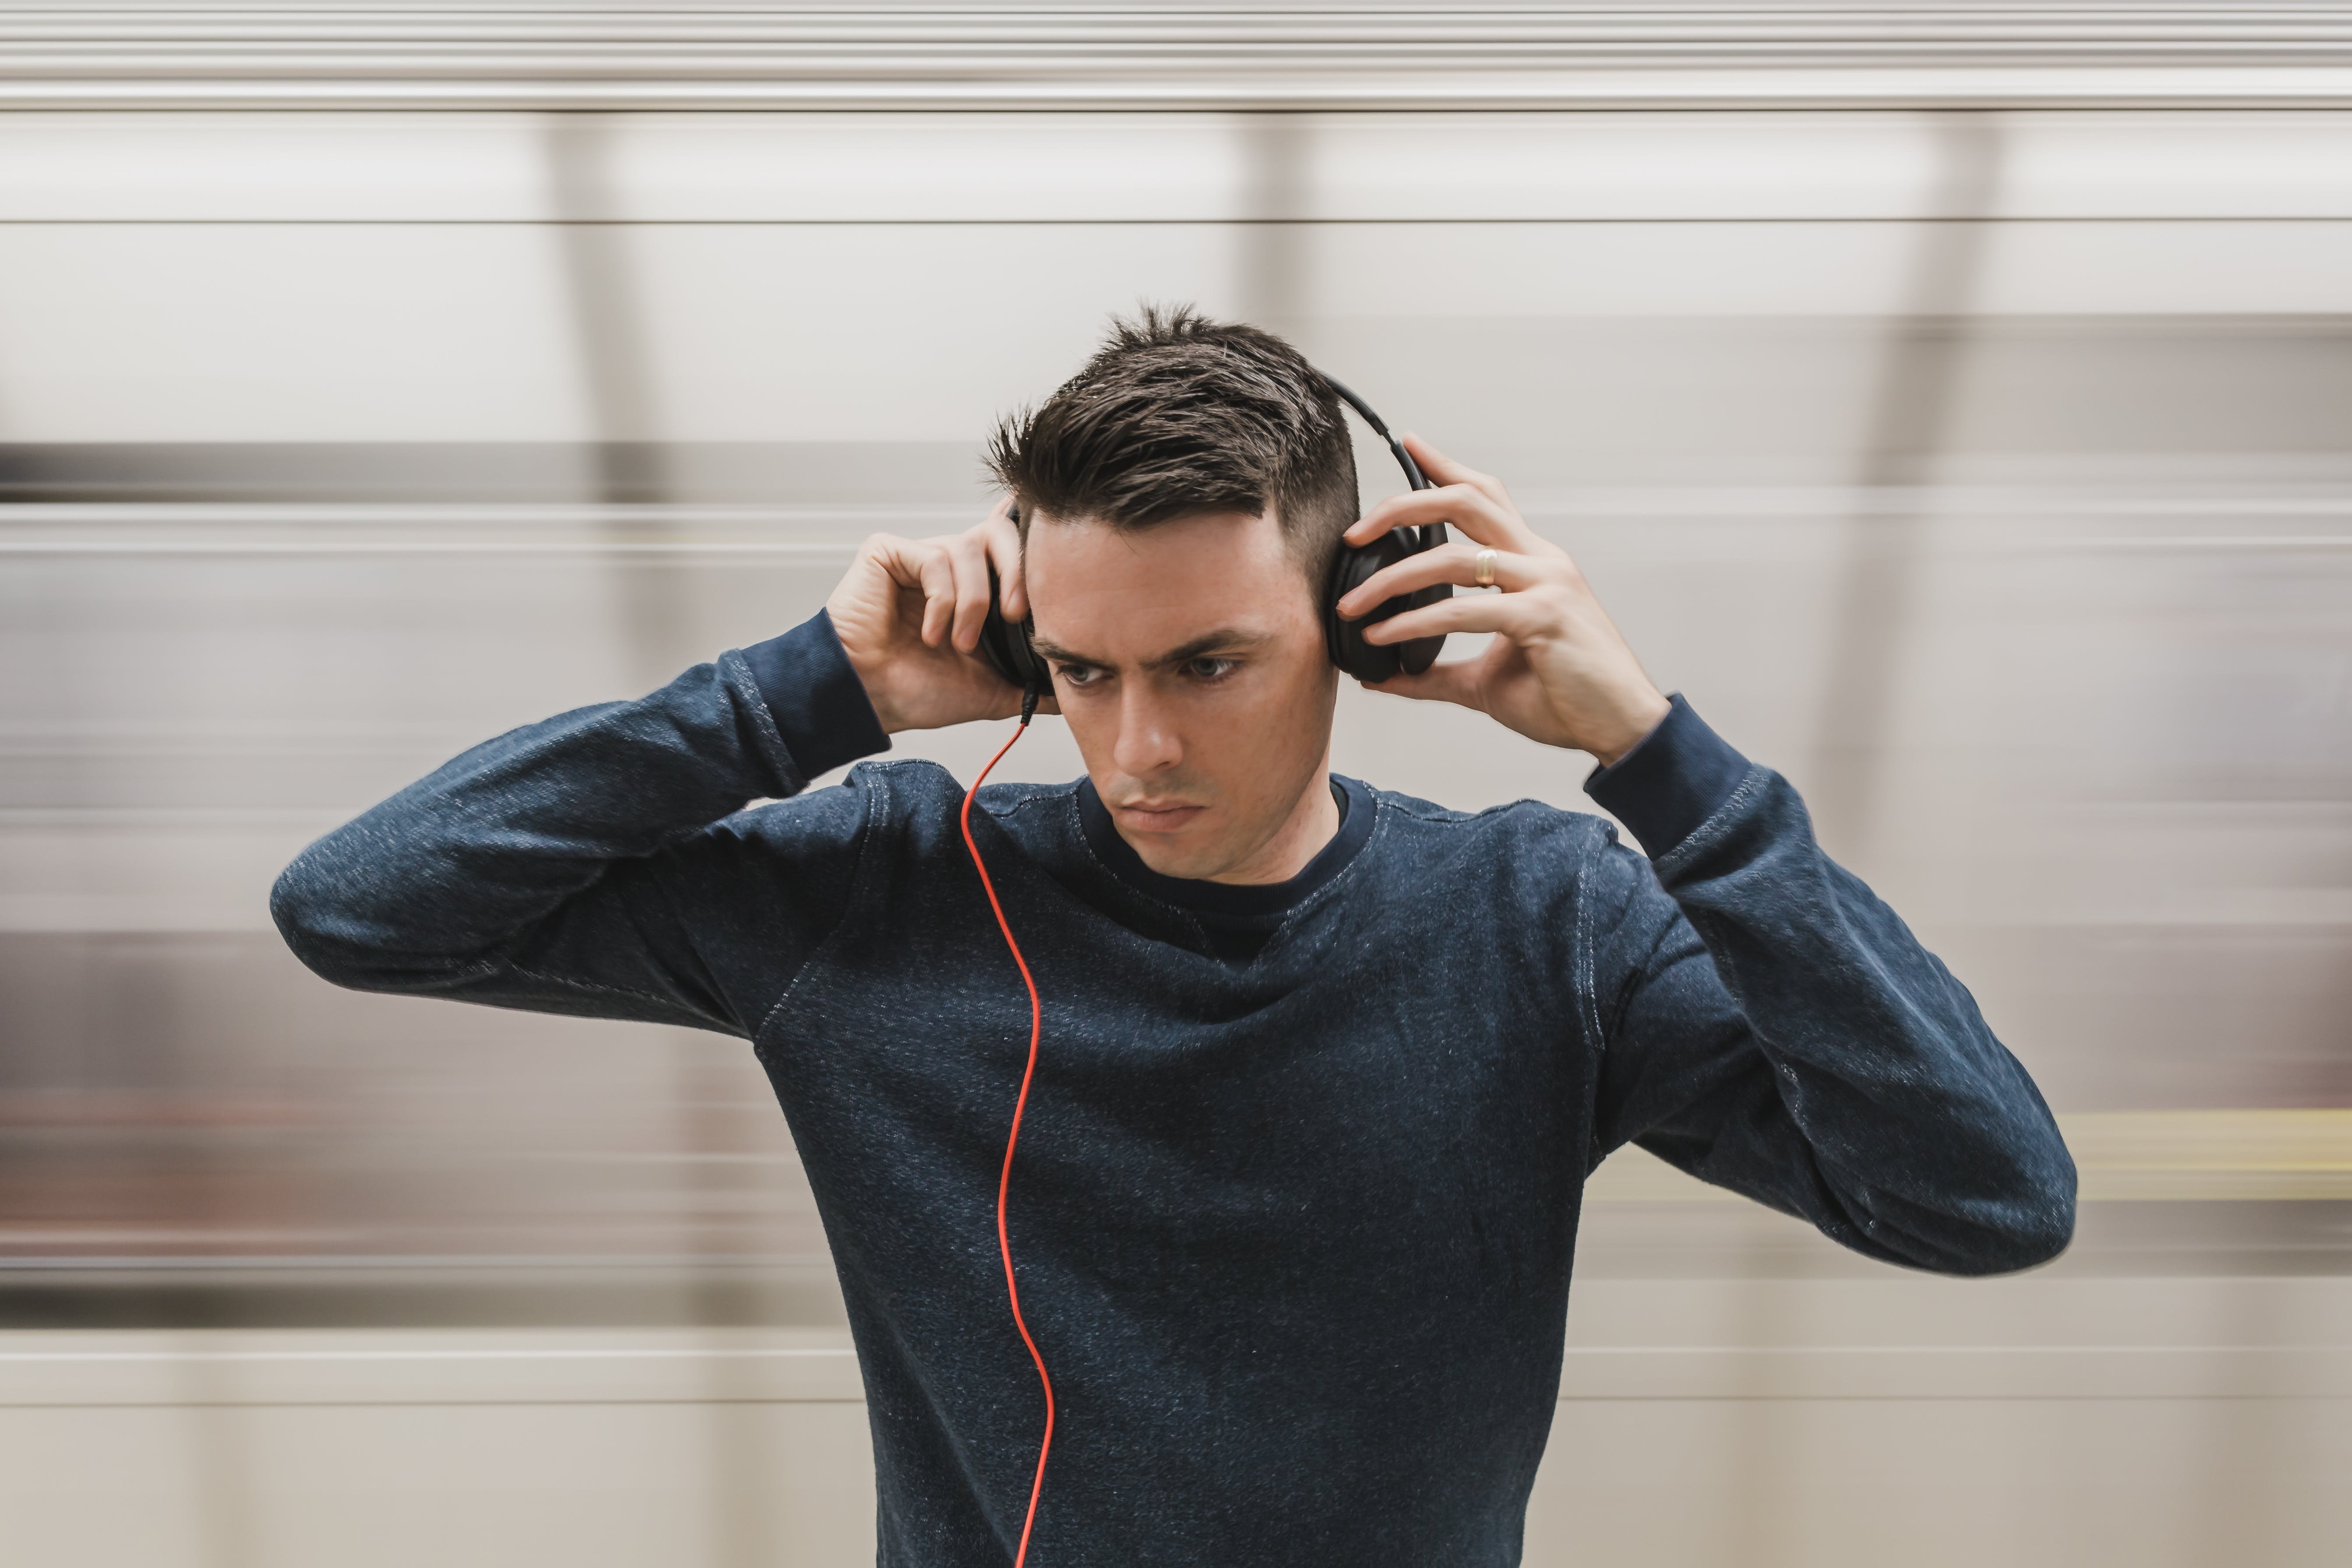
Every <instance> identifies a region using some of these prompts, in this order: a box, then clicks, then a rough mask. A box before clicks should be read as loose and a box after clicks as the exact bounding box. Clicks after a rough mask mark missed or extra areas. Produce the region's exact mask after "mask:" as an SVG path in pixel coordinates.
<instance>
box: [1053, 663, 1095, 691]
mask: <svg viewBox="0 0 2352 1568" xmlns="http://www.w3.org/2000/svg"><path fill="white" fill-rule="evenodd" d="M1054 674H1055V676H1056V677H1057V678H1058V679H1060V680H1061V682H1062V683H1063V684H1064V685H1065V686H1092V685H1093V684H1094V683H1095V682H1096V681H1097V680H1098V679H1101V678H1102V671H1101V670H1099V669H1097V668H1094V667H1093V666H1092V665H1088V664H1057V665H1055V667H1054Z"/></svg>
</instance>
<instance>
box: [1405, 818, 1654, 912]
mask: <svg viewBox="0 0 2352 1568" xmlns="http://www.w3.org/2000/svg"><path fill="white" fill-rule="evenodd" d="M1372 793H1373V796H1374V798H1375V799H1376V800H1377V801H1378V803H1379V810H1380V817H1381V821H1380V825H1379V828H1378V829H1377V832H1378V833H1379V834H1381V835H1383V836H1385V837H1389V838H1391V840H1392V841H1393V842H1394V845H1395V849H1396V851H1397V852H1401V853H1402V855H1403V856H1404V857H1405V858H1406V859H1407V860H1408V861H1409V862H1414V863H1418V864H1420V865H1423V866H1425V867H1426V868H1427V869H1428V870H1429V871H1430V872H1431V873H1433V874H1439V873H1442V874H1444V875H1445V876H1446V877H1447V878H1448V879H1452V880H1456V881H1460V880H1464V879H1479V880H1483V881H1485V882H1486V884H1487V885H1488V886H1490V887H1492V888H1493V889H1495V890H1496V893H1497V894H1498V895H1500V896H1502V897H1504V898H1505V899H1507V900H1510V901H1516V902H1523V903H1527V904H1530V905H1555V904H1557V903H1558V902H1559V900H1563V899H1570V898H1584V899H1591V900H1595V901H1597V902H1598V903H1600V904H1601V905H1603V906H1606V907H1607V908H1608V909H1610V910H1616V909H1619V908H1622V905H1624V904H1625V903H1626V902H1627V901H1628V900H1630V899H1631V898H1633V897H1634V896H1635V895H1636V893H1637V892H1638V890H1639V886H1640V884H1642V883H1645V882H1646V883H1652V884H1654V878H1653V877H1652V875H1651V872H1650V869H1649V864H1648V862H1647V861H1646V860H1645V859H1643V857H1642V855H1641V854H1640V853H1639V852H1638V851H1636V850H1634V849H1633V848H1631V847H1628V846H1627V845H1625V844H1623V843H1622V842H1621V841H1620V840H1619V838H1618V836H1617V829H1616V826H1615V825H1613V824H1612V823H1611V822H1610V821H1609V820H1608V818H1606V817H1603V816H1598V815H1596V814H1595V813H1592V812H1589V811H1573V810H1569V809H1567V808H1564V807H1561V806H1557V805H1551V804H1550V803H1549V802H1548V801H1540V800H1515V801H1511V802H1508V803H1507V804H1505V805H1491V806H1488V807H1486V809H1485V810H1483V811H1457V810H1454V809H1452V808H1450V807H1447V806H1443V805H1435V804H1433V802H1430V801H1426V800H1422V799H1419V798H1417V797H1415V796H1412V795H1400V794H1398V793H1396V792H1394V791H1391V790H1375V791H1373V792H1372Z"/></svg>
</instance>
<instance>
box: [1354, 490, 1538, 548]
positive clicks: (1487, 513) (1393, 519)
mask: <svg viewBox="0 0 2352 1568" xmlns="http://www.w3.org/2000/svg"><path fill="white" fill-rule="evenodd" d="M1433 522H1450V523H1452V524H1454V526H1455V527H1456V528H1459V529H1460V530H1461V531H1463V532H1464V533H1465V534H1467V535H1469V537H1471V538H1472V539H1475V540H1476V541H1477V542H1479V543H1481V544H1491V545H1493V546H1495V547H1496V549H1498V550H1516V551H1518V552H1520V553H1521V554H1528V555H1531V554H1535V553H1538V552H1540V551H1542V550H1543V548H1544V543H1543V541H1542V540H1540V539H1538V538H1537V537H1536V535H1535V533H1534V532H1533V531H1531V530H1529V529H1528V525H1527V524H1526V523H1524V522H1522V521H1519V515H1518V513H1517V512H1515V511H1513V510H1510V509H1509V508H1508V507H1506V506H1503V505H1500V504H1498V503H1497V502H1496V500H1495V499H1494V498H1493V497H1492V496H1490V495H1488V494H1486V492H1485V491H1484V490H1481V489H1476V488H1475V487H1474V486H1470V485H1447V486H1445V487H1444V488H1443V489H1433V490H1409V491H1407V492H1406V493H1405V494H1403V495H1398V496H1391V497H1389V498H1388V499H1387V500H1383V501H1381V502H1380V503H1378V504H1377V505H1375V506H1374V507H1373V508H1372V509H1371V510H1370V511H1368V512H1366V513H1364V515H1363V516H1362V517H1361V518H1360V519H1359V520H1358V521H1357V522H1356V525H1355V526H1354V527H1352V528H1350V529H1349V530H1348V531H1347V534H1346V538H1347V541H1348V542H1349V543H1350V544H1370V542H1372V541H1373V540H1375V539H1378V538H1379V537H1380V536H1381V534H1383V533H1386V532H1388V531H1390V530H1391V529H1392V528H1407V527H1420V526H1423V525H1425V524H1428V523H1433Z"/></svg>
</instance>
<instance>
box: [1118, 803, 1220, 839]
mask: <svg viewBox="0 0 2352 1568" xmlns="http://www.w3.org/2000/svg"><path fill="white" fill-rule="evenodd" d="M1111 809H1112V811H1113V812H1114V813H1116V814H1117V816H1118V825H1119V826H1121V827H1131V828H1134V829H1136V830H1137V831H1138V832H1142V833H1173V832H1175V831H1176V830H1177V829H1179V828H1181V827H1185V826H1190V825H1191V824H1192V822H1193V821H1195V820H1196V819H1198V818H1199V816H1200V815H1201V814H1202V812H1204V811H1206V810H1208V809H1209V808H1208V807H1207V806H1205V805H1183V804H1181V803H1180V802H1174V801H1171V802H1169V803H1168V804H1166V805H1158V804H1150V803H1147V804H1144V805H1119V806H1113V807H1112V808H1111Z"/></svg>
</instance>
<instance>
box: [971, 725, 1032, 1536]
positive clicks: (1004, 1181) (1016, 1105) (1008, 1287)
mask: <svg viewBox="0 0 2352 1568" xmlns="http://www.w3.org/2000/svg"><path fill="white" fill-rule="evenodd" d="M1036 710H1037V693H1036V692H1035V691H1034V690H1033V691H1031V692H1030V693H1029V694H1028V695H1027V696H1026V697H1025V698H1024V700H1023V701H1022V704H1021V727H1020V728H1019V729H1017V730H1015V731H1013V739H1012V740H1009V741H1007V742H1004V744H1003V745H1002V746H999V747H998V748H997V749H996V755H994V756H992V757H991V758H989V759H988V766H987V767H985V768H982V769H981V770H980V777H978V778H976V779H974V780H972V781H971V788H970V789H968V790H966V791H964V795H963V812H962V815H961V817H960V818H959V820H960V821H961V824H962V826H963V847H965V848H966V849H969V850H970V851H971V864H972V868H973V869H974V870H976V871H978V872H979V873H980V885H981V887H982V889H985V890H986V891H987V893H988V907H989V908H990V909H991V910H994V911H995V912H996V929H997V930H998V931H1003V933H1004V945H1005V946H1006V947H1008V948H1010V949H1011V950H1012V952H1013V963H1014V964H1015V965H1017V966H1018V967H1019V969H1020V971H1021V984H1024V985H1025V986H1027V987H1028V988H1029V1065H1028V1066H1027V1067H1025V1068H1023V1069H1022V1071H1021V1094H1020V1097H1019V1098H1018V1099H1016V1100H1013V1130H1012V1131H1010V1132H1008V1133H1006V1134H1005V1135H1004V1170H1003V1173H1002V1174H1000V1175H999V1176H998V1177H997V1178H996V1249H997V1251H998V1253H999V1254H1001V1255H1002V1256H1003V1258H1004V1295H1005V1299H1006V1300H1009V1301H1011V1302H1012V1303H1013V1327H1014V1328H1016V1329H1019V1330H1020V1331H1021V1342H1022V1343H1023V1344H1024V1345H1027V1346H1028V1347H1029V1359H1030V1360H1031V1361H1034V1362H1035V1363H1037V1381H1038V1382H1039V1383H1040V1384H1043V1385H1044V1386H1045V1438H1044V1440H1043V1441H1041V1442H1040V1443H1039V1444H1038V1445H1037V1475H1036V1479H1034V1480H1032V1481H1031V1482H1030V1483H1029V1514H1028V1517H1027V1518H1025V1519H1024V1520H1023V1521H1021V1549H1020V1550H1019V1551H1018V1552H1015V1553H1014V1554H1013V1568H1024V1564H1025V1563H1027V1562H1028V1558H1029V1531H1031V1529H1032V1528H1034V1526H1035V1524H1036V1522H1037V1499H1038V1496H1039V1494H1041V1493H1042V1492H1043V1491H1044V1490H1045V1456H1046V1455H1047V1454H1049V1453H1051V1452H1052V1451H1053V1447H1054V1380H1053V1379H1052V1378H1050V1377H1048V1376H1046V1375H1045V1357H1044V1356H1042V1355H1039V1354H1038V1353H1037V1342H1036V1341H1035V1340H1033V1339H1031V1338H1030V1337H1029V1325H1028V1323H1027V1322H1026V1321H1024V1319H1023V1318H1022V1316H1021V1288H1020V1286H1018V1285H1017V1284H1015V1283H1014V1282H1013V1243H1012V1240H1011V1239H1010V1238H1009V1237H1007V1236H1006V1235H1005V1231H1004V1197H1005V1194H1006V1193H1008V1192H1009V1191H1011V1189H1012V1186H1013V1149H1014V1147H1015V1146H1016V1145H1018V1144H1019V1143H1020V1142H1021V1113H1022V1112H1023V1111H1024V1110H1027V1109H1028V1108H1029V1081H1030V1079H1034V1078H1035V1077H1036V1076H1037V1037H1038V1036H1039V1034H1040V1033H1042V1032H1043V1028H1044V1025H1045V1010H1044V1009H1043V1008H1042V1007H1041V1006H1039V1005H1038V1002H1037V982H1036V981H1035V980H1034V978H1033V977H1032V976H1031V975H1030V973H1029V961H1028V960H1027V959H1025V958H1023V957H1022V956H1021V944H1020V943H1019V942H1015V941H1013V927H1012V926H1011V925H1010V924H1008V923H1006V921H1005V919H1004V906H1003V904H1001V903H999V902H998V901H997V899H996V884H995V883H994V882H992V881H990V880H989V879H988V867H987V864H986V863H985V862H983V861H982V859H981V858H980V846H979V845H977V844H975V843H973V842H972V837H971V803H972V797H973V796H975V795H979V794H980V786H981V785H982V784H986V783H987V782H988V775H989V773H990V772H991V770H992V769H993V768H994V767H995V766H996V764H997V763H1001V762H1003V760H1004V753H1005V752H1009V751H1011V750H1012V749H1013V741H1018V740H1019V739H1021V737H1022V736H1023V735H1024V734H1026V733H1027V732H1028V730H1029V718H1030V715H1031V714H1033V713H1034V712H1035V711H1036Z"/></svg>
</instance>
